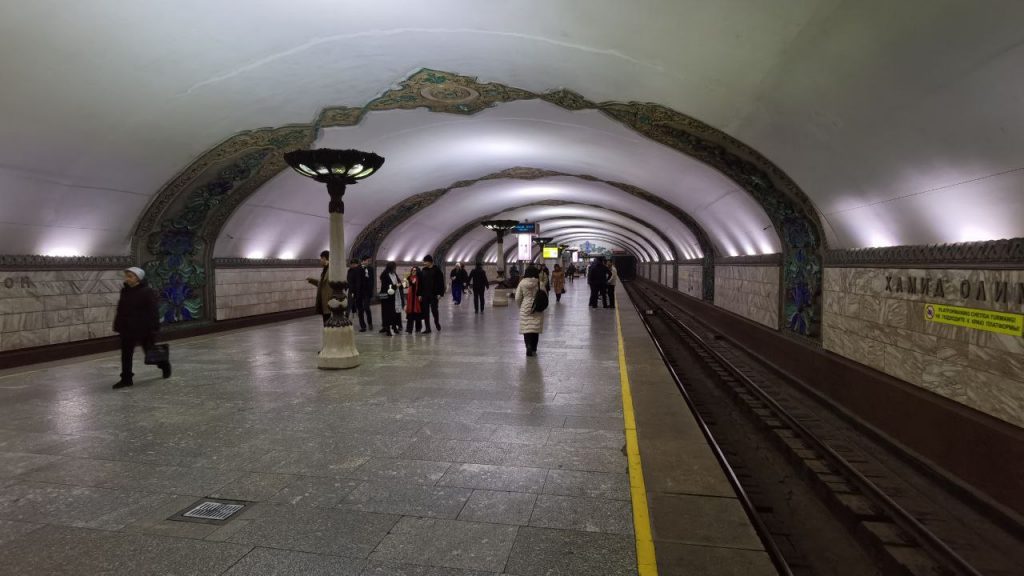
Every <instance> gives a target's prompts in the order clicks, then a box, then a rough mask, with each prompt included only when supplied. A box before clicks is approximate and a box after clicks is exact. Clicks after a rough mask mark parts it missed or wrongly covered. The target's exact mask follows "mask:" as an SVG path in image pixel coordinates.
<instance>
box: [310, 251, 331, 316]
mask: <svg viewBox="0 0 1024 576" xmlns="http://www.w3.org/2000/svg"><path fill="white" fill-rule="evenodd" d="M330 260H331V253H330V251H328V250H324V251H323V252H321V253H320V266H321V268H323V269H322V270H321V271H320V279H319V280H317V279H316V278H306V281H307V282H309V283H310V284H312V285H313V286H316V287H317V290H316V303H314V304H313V307H314V308H315V309H316V313H317V314H320V315H321V316H323V317H324V326H326V325H327V320H328V319H330V317H331V309H330V308H328V307H327V302H328V301H330V299H331V287H330V286H328V284H327V268H328V265H329V264H330Z"/></svg>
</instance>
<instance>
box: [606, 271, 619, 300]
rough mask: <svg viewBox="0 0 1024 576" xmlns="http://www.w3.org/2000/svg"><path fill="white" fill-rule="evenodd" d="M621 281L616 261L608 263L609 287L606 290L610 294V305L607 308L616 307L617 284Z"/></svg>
mask: <svg viewBox="0 0 1024 576" xmlns="http://www.w3.org/2000/svg"><path fill="white" fill-rule="evenodd" d="M618 283H619V269H618V268H616V267H615V262H609V263H608V287H607V288H606V289H605V292H606V293H607V294H608V305H607V306H605V308H615V285H616V284H618Z"/></svg>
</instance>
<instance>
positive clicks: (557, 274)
mask: <svg viewBox="0 0 1024 576" xmlns="http://www.w3.org/2000/svg"><path fill="white" fill-rule="evenodd" d="M551 287H552V288H554V289H555V302H561V301H562V294H565V271H564V270H562V267H561V266H559V265H558V264H555V269H554V270H552V271H551Z"/></svg>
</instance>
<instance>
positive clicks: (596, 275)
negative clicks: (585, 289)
mask: <svg viewBox="0 0 1024 576" xmlns="http://www.w3.org/2000/svg"><path fill="white" fill-rule="evenodd" d="M587 284H590V285H591V286H594V287H595V288H603V287H604V286H607V285H608V267H607V266H605V265H604V264H594V265H593V266H591V267H590V271H589V272H588V273H587Z"/></svg>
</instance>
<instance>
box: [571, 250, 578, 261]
mask: <svg viewBox="0 0 1024 576" xmlns="http://www.w3.org/2000/svg"><path fill="white" fill-rule="evenodd" d="M572 261H573V262H579V261H580V253H579V252H577V251H575V250H573V251H572Z"/></svg>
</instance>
